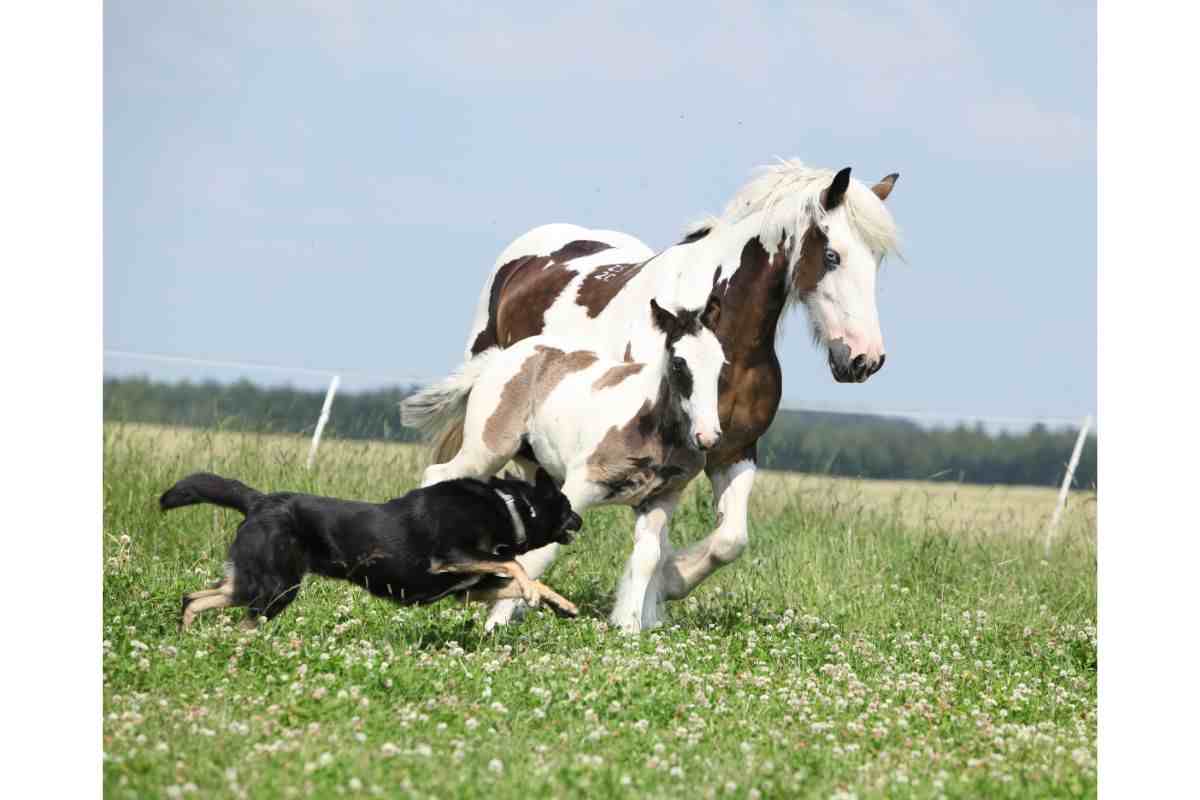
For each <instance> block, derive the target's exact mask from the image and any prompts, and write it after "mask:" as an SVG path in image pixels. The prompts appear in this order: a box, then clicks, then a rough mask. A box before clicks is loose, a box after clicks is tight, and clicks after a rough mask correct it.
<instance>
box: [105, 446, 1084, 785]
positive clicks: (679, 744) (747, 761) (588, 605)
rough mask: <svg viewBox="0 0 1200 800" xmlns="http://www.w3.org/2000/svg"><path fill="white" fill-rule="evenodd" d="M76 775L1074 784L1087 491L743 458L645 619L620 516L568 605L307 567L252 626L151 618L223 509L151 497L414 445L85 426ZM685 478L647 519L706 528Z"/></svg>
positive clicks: (208, 564) (599, 542)
mask: <svg viewBox="0 0 1200 800" xmlns="http://www.w3.org/2000/svg"><path fill="white" fill-rule="evenodd" d="M104 437H105V441H104V530H103V536H104V559H105V560H104V584H103V585H104V605H103V638H104V644H103V652H104V655H103V676H104V715H105V719H104V741H103V750H104V783H105V790H106V794H109V795H110V796H113V797H138V798H142V797H161V796H167V797H185V796H195V797H197V798H199V797H205V798H207V797H225V796H229V797H253V798H272V797H305V796H314V797H326V796H335V797H336V796H386V797H392V796H406V797H407V796H412V797H439V798H448V797H487V798H506V797H521V798H527V797H531V796H532V797H577V796H618V797H619V796H628V797H689V798H690V797H708V796H712V797H843V798H844V797H860V798H865V797H943V796H944V797H984V796H987V797H1014V798H1016V797H1022V798H1023V797H1075V796H1094V795H1095V794H1096V545H1095V496H1094V495H1089V494H1082V493H1081V494H1076V495H1072V498H1071V502H1070V504H1069V506H1068V512H1067V514H1066V515H1065V517H1064V521H1063V524H1062V526H1061V528H1060V535H1059V537H1058V540H1057V541H1056V544H1055V546H1054V549H1053V551H1052V552H1051V554H1050V555H1049V557H1048V558H1044V557H1043V551H1042V546H1041V539H1040V534H1041V530H1042V527H1043V525H1044V522H1045V519H1046V517H1047V516H1048V515H1049V513H1050V511H1051V510H1052V508H1053V505H1054V499H1055V493H1054V492H1053V491H1052V490H1046V489H1032V488H986V487H973V486H965V485H961V486H960V485H956V484H918V483H899V482H878V481H851V480H843V479H831V478H819V477H809V476H786V475H771V474H765V475H762V476H761V477H760V478H759V481H758V483H757V484H756V488H755V498H754V503H753V508H752V520H751V527H750V547H749V549H748V550H747V552H746V553H745V554H744V555H743V557H742V558H741V559H740V560H739V561H738V562H737V563H735V564H734V565H732V566H730V567H728V568H726V569H725V570H723V571H721V572H719V573H717V575H716V576H714V577H713V579H712V580H710V581H708V582H707V583H705V584H704V585H703V586H702V587H700V588H699V589H697V590H696V591H695V592H694V593H693V594H692V595H691V596H690V597H689V598H687V599H686V600H684V601H682V602H680V603H675V604H673V605H672V606H671V622H670V624H669V625H668V626H667V627H664V628H662V629H660V630H658V631H654V632H651V633H646V634H643V635H641V636H640V637H627V636H624V635H622V634H619V633H617V632H616V631H613V630H609V629H608V627H607V625H606V624H605V622H604V620H605V618H606V615H607V613H608V611H609V610H610V607H611V603H612V591H613V587H614V586H615V583H616V579H617V576H618V573H619V571H620V569H621V566H622V564H623V563H624V559H625V557H626V555H627V554H628V551H629V548H630V543H631V539H630V532H631V522H632V514H631V513H630V512H629V511H628V510H626V509H598V510H595V511H593V512H589V513H588V514H587V516H586V522H585V527H584V531H583V533H582V535H581V536H580V538H579V539H578V540H577V541H576V543H575V544H573V545H571V546H570V547H569V548H566V550H565V551H564V557H562V558H561V559H560V560H559V562H558V563H556V564H555V566H554V567H553V568H552V570H551V571H550V572H549V574H548V577H547V581H548V583H550V585H552V586H553V587H554V588H556V589H557V590H558V591H560V592H562V593H563V594H564V595H566V596H567V597H569V598H571V599H572V600H574V601H575V602H576V603H577V604H579V605H580V607H581V610H582V614H581V617H580V618H579V619H577V620H562V619H558V618H556V617H554V616H552V615H550V614H549V613H544V612H535V613H533V614H531V615H529V616H528V617H527V618H526V619H525V620H524V621H523V622H521V623H520V624H519V625H515V626H512V627H511V628H508V629H505V630H502V631H500V632H498V633H496V634H494V635H493V634H484V633H483V616H484V611H483V609H482V608H481V607H478V606H470V607H465V606H460V605H458V604H455V603H453V602H450V601H448V602H445V603H443V604H440V605H437V606H434V607H432V608H426V609H404V608H399V607H397V606H393V605H391V604H388V603H386V602H384V601H381V600H377V599H374V598H371V597H369V596H368V595H366V594H365V593H364V592H362V591H360V590H358V589H356V588H354V587H351V586H349V585H347V584H341V583H335V582H332V581H320V580H310V581H309V582H307V583H306V585H305V588H304V591H303V592H302V593H301V595H300V598H299V599H298V600H297V602H296V603H295V604H294V605H293V606H292V608H290V609H289V610H288V611H287V612H286V613H285V614H283V615H282V616H281V617H279V618H278V619H277V620H275V621H274V622H272V623H270V624H269V625H267V626H265V627H264V628H262V629H261V630H259V631H258V632H255V633H246V632H243V631H240V630H238V629H237V627H236V625H237V623H238V622H239V621H240V619H241V613H242V612H240V611H231V612H210V614H206V615H202V616H201V618H200V620H199V621H198V623H197V625H196V626H195V628H194V629H193V630H191V631H190V632H188V633H187V634H182V633H180V632H179V631H178V629H177V623H178V614H179V598H180V596H181V595H182V594H184V593H185V592H188V591H192V590H194V589H196V588H200V587H201V586H203V585H206V584H207V583H208V582H210V581H212V580H214V579H215V578H216V577H217V576H218V575H219V573H220V566H221V561H222V559H223V557H224V551H225V547H226V545H227V543H228V541H229V540H230V538H231V537H232V534H233V531H234V530H235V528H236V525H237V522H238V521H239V520H240V515H238V514H236V513H233V512H227V511H223V510H220V509H215V508H213V507H210V506H200V507H196V508H191V509H182V510H180V511H176V512H173V513H172V514H170V515H161V514H159V513H158V512H157V509H156V505H155V501H156V499H157V497H158V495H159V494H160V493H161V492H162V491H163V490H164V489H165V488H166V487H167V486H169V485H170V484H171V483H173V482H174V481H175V480H177V479H178V478H180V477H182V476H183V475H185V474H186V473H188V472H189V471H194V470H197V469H208V470H213V471H217V472H222V473H225V474H228V475H231V476H234V477H237V478H239V479H241V480H243V481H245V482H247V483H249V484H251V485H253V486H255V487H257V488H260V489H264V490H276V489H292V490H299V491H310V492H317V493H322V494H330V495H336V496H343V497H348V498H350V497H352V498H362V499H374V500H382V499H386V498H388V497H391V496H395V495H397V494H400V493H402V492H403V491H405V490H407V489H408V488H411V487H412V486H413V485H415V482H416V478H417V475H418V468H419V465H420V458H421V453H420V452H419V451H418V450H416V449H414V448H412V447H405V446H402V445H387V444H380V443H363V442H327V443H326V444H324V445H322V449H321V453H320V457H319V459H318V464H317V466H316V468H314V469H313V470H312V471H311V472H310V471H308V470H306V469H305V468H304V458H305V455H306V453H307V446H308V444H307V441H304V440H301V439H298V438H293V437H268V436H253V435H236V434H223V433H202V432H191V431H181V430H173V429H165V428H154V427H150V426H135V425H115V424H110V425H106V426H105V433H104ZM710 500H711V498H710V496H709V495H708V489H707V486H706V481H704V480H699V481H696V482H695V483H694V484H693V488H692V489H691V490H690V491H689V495H688V498H687V501H686V502H685V503H684V504H683V505H682V506H681V508H680V511H679V512H678V513H677V515H676V517H675V522H674V524H673V527H672V540H673V541H674V542H675V543H676V544H677V545H678V544H682V543H685V542H690V541H693V540H695V539H697V538H699V537H701V536H703V535H705V534H706V533H707V531H708V530H709V528H710V527H711V524H712V513H711V511H710V507H709V506H710Z"/></svg>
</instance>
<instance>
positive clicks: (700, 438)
mask: <svg viewBox="0 0 1200 800" xmlns="http://www.w3.org/2000/svg"><path fill="white" fill-rule="evenodd" d="M719 441H721V429H720V428H718V429H717V430H715V431H713V432H712V433H697V434H696V447H698V448H699V449H701V450H712V449H713V448H714V447H716V446H717V442H719Z"/></svg>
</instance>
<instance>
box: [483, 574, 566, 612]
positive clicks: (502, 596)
mask: <svg viewBox="0 0 1200 800" xmlns="http://www.w3.org/2000/svg"><path fill="white" fill-rule="evenodd" d="M533 585H534V588H536V589H537V592H538V594H539V595H540V596H541V599H542V600H545V601H546V604H547V605H549V606H550V607H551V608H553V609H554V611H555V612H557V613H559V614H562V615H563V616H565V617H577V616H579V609H578V608H577V607H576V605H575V604H574V603H572V602H571V601H570V600H568V599H567V598H565V597H563V596H562V595H561V594H559V593H558V592H556V591H554V590H553V589H551V588H550V587H549V586H547V585H546V584H544V583H542V582H541V581H533ZM461 597H462V598H463V600H465V601H469V602H478V603H494V602H496V601H498V600H514V599H522V600H523V599H524V597H525V596H524V594H523V592H522V589H521V587H520V586H518V585H517V583H516V581H509V582H508V583H506V584H504V585H503V586H497V587H493V588H488V589H479V590H475V589H468V590H467V591H465V592H463V593H462V595H461Z"/></svg>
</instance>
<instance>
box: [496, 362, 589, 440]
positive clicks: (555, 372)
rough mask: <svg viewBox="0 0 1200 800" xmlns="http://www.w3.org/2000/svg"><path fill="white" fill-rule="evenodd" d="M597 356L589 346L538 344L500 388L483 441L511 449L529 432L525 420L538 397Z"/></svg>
mask: <svg viewBox="0 0 1200 800" xmlns="http://www.w3.org/2000/svg"><path fill="white" fill-rule="evenodd" d="M597 358H598V357H597V356H596V354H595V353H593V352H591V351H589V350H572V351H571V352H569V353H565V352H563V351H562V350H559V349H558V348H557V347H547V346H545V345H538V346H537V347H535V348H534V353H533V355H531V356H530V357H529V358H527V359H525V362H524V363H523V364H521V368H520V369H519V370H517V374H516V375H513V376H512V377H511V378H509V380H508V382H507V383H506V384H504V388H503V389H501V390H500V401H499V402H498V403H497V404H496V407H495V408H494V409H493V410H492V414H491V416H489V417H488V419H487V422H485V423H484V425H483V443H484V444H486V445H487V446H488V448H489V449H491V450H492V451H493V452H500V451H503V450H506V449H508V447H509V446H510V443H511V442H512V441H513V440H514V439H519V438H520V437H521V434H523V433H524V432H525V430H524V429H525V426H524V421H525V418H526V417H527V416H528V414H529V411H530V409H531V408H532V406H533V403H534V401H535V399H537V398H541V397H545V396H547V395H548V394H550V393H551V392H553V391H554V389H555V388H556V387H557V386H558V384H559V383H561V382H562V380H563V378H565V377H567V376H568V375H570V374H571V373H572V372H578V371H580V370H584V369H587V368H588V367H590V366H591V365H592V364H595V363H596V361H597Z"/></svg>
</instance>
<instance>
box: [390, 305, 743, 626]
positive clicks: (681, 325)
mask: <svg viewBox="0 0 1200 800" xmlns="http://www.w3.org/2000/svg"><path fill="white" fill-rule="evenodd" d="M720 315H721V301H720V299H719V298H718V297H716V296H715V295H714V296H710V297H709V298H708V301H707V303H706V305H705V306H704V307H703V308H697V309H694V310H682V311H679V312H677V313H674V314H672V313H671V312H670V311H668V310H666V309H664V308H662V307H661V306H659V305H658V303H656V302H655V301H654V300H653V299H651V300H650V309H649V313H648V314H646V316H647V317H649V322H650V324H651V326H652V329H653V331H654V332H655V333H657V336H658V338H659V340H660V344H659V347H658V350H657V353H656V354H655V357H654V358H653V359H652V360H650V361H648V362H646V363H641V362H628V361H624V360H621V359H613V358H608V359H606V358H602V357H600V356H599V355H597V354H596V353H594V352H592V351H589V350H572V349H571V347H570V345H569V344H565V343H563V342H562V341H561V340H559V339H556V338H554V337H552V336H534V337H531V338H529V339H522V340H521V341H520V342H517V343H515V344H513V345H512V346H511V347H507V348H505V349H500V348H498V347H493V348H490V349H488V350H485V351H483V352H482V353H480V354H479V355H477V356H473V357H472V358H471V359H470V360H469V361H467V362H466V363H465V364H463V366H462V367H461V368H460V369H459V370H458V372H457V373H455V374H454V375H452V376H451V377H449V378H447V379H446V380H444V381H442V382H440V383H438V384H435V385H433V386H430V387H429V388H427V389H425V390H423V391H421V392H420V393H418V394H415V395H412V396H410V397H408V398H406V399H405V400H404V402H403V403H402V404H401V413H402V415H403V420H404V424H405V425H407V426H409V427H414V428H418V429H420V430H424V431H431V430H440V429H442V428H445V427H447V426H459V427H461V428H462V430H463V437H462V445H461V447H460V448H459V450H458V453H457V454H456V455H455V456H454V458H452V459H451V460H450V461H448V462H446V463H444V464H432V465H430V466H429V467H428V468H427V469H426V470H425V475H424V476H423V479H422V482H421V485H422V486H423V487H424V486H431V485H433V484H435V483H440V482H441V481H447V480H453V479H455V478H482V477H485V476H488V475H494V474H495V473H496V472H498V471H499V470H500V469H501V468H502V467H503V466H504V465H505V464H507V463H508V462H509V461H510V460H512V459H513V458H514V457H515V456H517V454H518V452H519V451H521V450H522V449H525V448H527V449H528V451H529V452H528V454H527V461H534V460H536V462H537V463H538V464H540V465H542V466H543V467H544V468H545V469H546V471H547V472H549V473H550V475H552V476H553V477H554V478H556V479H557V480H558V481H559V482H560V483H561V484H562V492H563V494H564V495H566V497H567V499H568V500H569V501H570V504H571V508H573V509H575V511H576V512H577V513H582V512H583V511H584V510H585V509H588V508H590V507H592V506H595V505H627V506H633V507H634V508H635V510H636V512H637V518H638V525H637V527H638V529H639V530H641V529H643V528H646V527H650V528H654V529H659V528H660V526H659V525H658V524H657V520H658V519H660V518H661V517H663V516H664V515H665V516H669V515H670V511H671V509H673V508H674V507H675V506H676V505H677V504H678V502H679V495H680V493H681V492H682V491H683V489H684V487H686V486H687V484H688V482H689V481H691V479H692V478H694V477H695V476H696V475H697V474H698V473H699V472H700V470H701V469H702V468H703V467H704V451H705V450H709V449H711V448H713V447H716V446H717V444H718V443H719V442H720V439H721V427H720V414H719V410H718V404H717V397H718V389H717V387H718V382H719V380H720V375H721V369H722V367H723V366H724V365H725V354H724V352H723V350H722V348H721V343H720V342H719V341H718V340H717V337H716V335H715V333H714V330H715V328H716V326H717V324H718V322H719V321H720ZM663 530H665V529H663ZM661 552H662V543H661V542H660V541H659V539H658V537H657V536H656V537H649V538H647V537H641V536H638V537H637V540H636V542H635V544H634V552H633V555H632V556H631V557H630V560H629V565H628V567H627V569H626V571H625V575H624V576H623V577H622V579H621V584H620V588H619V589H618V592H617V598H618V599H617V605H616V608H615V610H614V612H613V617H614V619H618V620H621V624H622V625H625V626H629V627H633V626H638V625H640V624H641V619H642V609H643V607H644V605H645V598H646V595H647V593H648V592H649V593H651V594H652V596H653V597H654V598H655V600H656V601H657V597H658V594H659V591H658V589H657V587H654V586H653V582H654V578H655V576H656V575H657V574H658V566H659V561H660V559H661Z"/></svg>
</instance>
